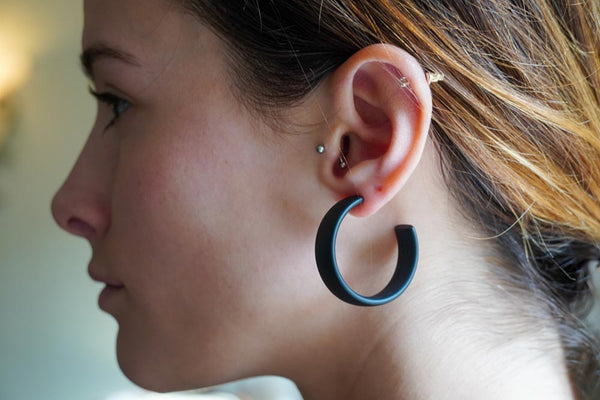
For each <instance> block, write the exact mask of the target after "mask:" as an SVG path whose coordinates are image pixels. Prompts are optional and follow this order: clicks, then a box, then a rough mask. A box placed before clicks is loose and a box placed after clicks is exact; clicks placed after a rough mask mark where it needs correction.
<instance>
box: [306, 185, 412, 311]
mask: <svg viewBox="0 0 600 400" xmlns="http://www.w3.org/2000/svg"><path fill="white" fill-rule="evenodd" d="M362 202H363V198H362V197H360V196H351V197H348V198H346V199H344V200H342V201H340V202H339V203H337V204H336V205H335V206H333V207H332V208H331V210H329V212H328V213H327V214H326V215H325V218H323V221H322V222H321V225H320V226H319V230H318V232H317V240H316V245H315V256H316V259H317V267H318V269H319V274H320V275H321V279H323V282H324V283H325V285H326V286H327V288H328V289H329V290H330V291H331V292H332V293H333V294H334V295H336V296H337V297H338V298H339V299H340V300H343V301H345V302H346V303H350V304H353V305H355V306H365V307H368V306H379V305H382V304H386V303H389V302H390V301H392V300H394V299H396V298H397V297H398V296H400V295H401V294H402V293H403V292H404V291H405V290H406V288H407V287H408V285H409V284H410V282H411V281H412V278H413V276H414V274H415V270H416V268H417V261H418V258H419V243H418V239H417V232H416V230H415V228H414V227H413V226H412V225H398V226H396V228H395V231H396V238H397V240H398V263H397V265H396V271H395V272H394V276H392V279H391V280H390V282H389V283H388V284H387V286H386V287H385V288H384V289H383V290H382V291H381V292H379V293H378V294H376V295H374V296H372V297H366V296H363V295H361V294H359V293H357V292H355V291H354V290H352V288H351V287H350V286H348V284H347V283H346V282H345V281H344V278H342V275H341V274H340V271H339V268H338V265H337V260H336V256H335V242H336V237H337V233H338V229H339V227H340V225H341V223H342V220H343V219H344V217H345V216H346V215H347V214H348V213H349V212H350V210H352V209H353V208H354V207H356V206H358V205H359V204H361V203H362Z"/></svg>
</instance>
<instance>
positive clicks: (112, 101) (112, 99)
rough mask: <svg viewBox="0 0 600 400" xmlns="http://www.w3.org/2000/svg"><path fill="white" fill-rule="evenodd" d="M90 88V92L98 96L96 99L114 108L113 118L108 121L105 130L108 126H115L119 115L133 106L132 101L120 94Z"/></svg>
mask: <svg viewBox="0 0 600 400" xmlns="http://www.w3.org/2000/svg"><path fill="white" fill-rule="evenodd" d="M88 89H89V91H90V94H91V95H92V96H94V97H95V98H96V100H98V101H99V102H101V103H104V104H106V105H108V106H110V107H111V108H112V113H113V118H112V119H111V121H110V122H109V123H108V125H106V127H105V128H104V131H107V130H108V128H110V127H111V126H113V125H114V124H115V123H116V122H117V120H118V119H119V117H121V115H123V113H124V112H125V111H127V110H128V109H129V107H130V106H131V103H130V102H128V101H127V100H125V99H122V98H120V97H119V96H116V95H114V94H112V93H109V92H104V93H98V92H96V91H95V90H94V89H92V87H91V86H90V87H89V88H88Z"/></svg>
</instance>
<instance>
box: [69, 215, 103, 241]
mask: <svg viewBox="0 0 600 400" xmlns="http://www.w3.org/2000/svg"><path fill="white" fill-rule="evenodd" d="M67 228H68V231H69V232H70V233H72V234H73V235H77V236H81V237H84V238H91V237H92V236H94V235H95V233H96V230H95V229H94V228H92V226H91V225H89V224H86V223H85V222H83V221H82V220H80V219H79V218H75V217H73V218H71V219H69V221H68V222H67Z"/></svg>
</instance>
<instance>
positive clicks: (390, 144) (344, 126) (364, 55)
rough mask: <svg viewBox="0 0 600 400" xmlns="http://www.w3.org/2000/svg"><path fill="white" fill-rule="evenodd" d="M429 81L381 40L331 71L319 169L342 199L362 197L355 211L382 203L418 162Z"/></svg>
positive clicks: (413, 63)
mask: <svg viewBox="0 0 600 400" xmlns="http://www.w3.org/2000/svg"><path fill="white" fill-rule="evenodd" d="M430 78H431V75H427V74H426V73H425V71H423V69H422V68H421V66H420V65H419V63H418V62H417V61H416V60H415V59H414V58H413V57H412V56H410V55H409V54H408V53H406V52H405V51H403V50H401V49H399V48H398V47H395V46H391V45H385V44H378V45H373V46H369V47H367V48H364V49H362V50H360V51H359V52H357V53H356V54H354V55H353V56H352V57H350V58H349V59H348V60H347V61H346V62H345V63H344V64H342V65H341V66H340V67H339V68H338V69H337V70H336V71H335V72H334V73H333V75H332V76H331V81H330V84H329V85H328V88H329V91H330V92H331V93H329V98H330V99H331V104H330V107H331V113H332V114H333V115H334V117H333V120H332V121H330V124H329V126H330V131H329V132H327V142H328V146H327V149H328V151H327V152H326V153H325V154H324V157H323V158H322V159H321V169H322V175H323V176H324V177H325V180H326V182H327V184H328V185H329V186H330V187H331V188H332V189H333V190H334V191H335V192H336V193H338V195H339V197H340V198H341V197H346V196H350V195H356V194H358V195H360V196H362V197H363V198H364V202H363V204H361V205H360V206H359V207H356V208H355V209H354V210H352V214H353V215H356V216H367V215H370V214H373V213H375V212H376V211H377V210H378V209H380V208H381V207H383V206H384V205H385V204H386V203H387V202H389V201H390V200H391V199H392V198H393V197H394V196H395V195H396V193H398V191H399V190H400V189H401V187H402V186H403V185H404V183H405V182H406V181H407V180H408V178H409V177H410V175H411V174H412V172H413V171H414V169H415V167H416V166H417V164H418V162H419V160H420V158H421V154H422V152H423V149H424V146H425V142H426V139H427V135H428V132H429V126H430V122H431V108H432V106H431V91H430V89H429V79H430Z"/></svg>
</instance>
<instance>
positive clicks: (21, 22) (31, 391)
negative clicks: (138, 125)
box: [0, 0, 599, 400]
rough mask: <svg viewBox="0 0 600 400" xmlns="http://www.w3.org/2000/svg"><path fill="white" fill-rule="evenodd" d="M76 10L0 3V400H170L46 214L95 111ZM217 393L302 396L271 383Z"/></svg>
mask: <svg viewBox="0 0 600 400" xmlns="http://www.w3.org/2000/svg"><path fill="white" fill-rule="evenodd" d="M82 9H83V6H82V2H81V1H73V0H52V1H46V0H0V399H3V400H4V399H6V400H9V399H10V400H21V399H27V400H30V399H36V398H43V399H46V400H59V399H60V400H71V399H73V400H105V399H107V400H129V399H133V398H146V399H148V398H152V399H154V398H163V399H167V398H168V399H171V400H172V399H175V397H174V395H170V396H154V395H152V397H151V395H150V394H148V393H144V394H142V393H141V392H139V391H137V390H136V389H135V387H134V386H133V385H132V384H131V383H129V382H128V381H127V380H126V379H125V378H124V377H123V376H122V374H121V372H120V370H119V368H118V366H117V362H116V359H115V352H114V345H115V344H114V342H115V335H116V328H117V327H116V323H115V322H114V321H113V319H112V317H110V316H108V315H107V314H104V313H102V312H100V311H99V310H98V308H97V305H96V303H97V296H98V293H99V290H100V289H101V288H100V285H99V284H95V283H93V282H92V281H91V280H90V278H89V277H88V276H87V272H86V266H87V263H88V261H89V258H90V250H89V246H88V245H87V243H86V242H85V241H83V240H81V239H77V238H74V237H71V236H68V235H66V234H65V233H63V232H62V231H60V230H59V229H58V227H57V226H56V225H55V224H54V222H53V221H52V218H51V215H50V200H51V198H52V195H53V193H54V191H55V190H56V189H57V188H58V187H59V185H60V184H61V183H62V181H63V179H64V178H65V177H66V175H67V173H68V172H69V170H70V168H71V166H72V165H73V163H74V161H75V158H76V156H77V154H78V152H79V150H80V149H81V148H82V146H83V144H84V141H85V140H86V136H87V133H88V131H89V129H90V127H91V124H92V121H93V117H94V113H95V105H94V101H93V100H92V98H91V96H89V95H88V93H87V82H86V80H85V78H84V76H83V74H82V73H81V72H80V69H79V65H78V62H79V61H78V55H79V52H80V43H79V41H80V34H81V29H82V23H83V18H82V13H83V11H82ZM595 315H596V317H594V318H595V319H594V320H593V321H592V323H593V324H595V326H598V325H599V324H598V323H597V321H598V320H599V319H598V317H597V315H598V313H597V311H596V314H595ZM216 391H218V392H221V393H222V392H224V391H228V392H235V393H237V394H238V396H239V397H240V398H249V397H247V396H250V395H252V396H253V397H254V398H259V399H262V400H266V399H269V398H278V399H298V398H300V396H299V395H298V393H297V391H296V390H295V388H294V387H293V385H291V384H290V383H289V382H287V381H285V380H280V379H276V378H263V379H259V380H254V381H250V382H241V383H236V384H234V385H231V386H228V387H225V388H219V389H216ZM188 395H189V394H188ZM210 396H211V397H209V395H206V397H204V398H206V399H209V398H211V399H217V398H220V399H231V398H237V397H231V395H225V394H220V395H218V394H212V395H210ZM186 398H187V396H186Z"/></svg>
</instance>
